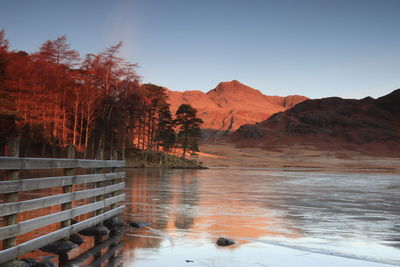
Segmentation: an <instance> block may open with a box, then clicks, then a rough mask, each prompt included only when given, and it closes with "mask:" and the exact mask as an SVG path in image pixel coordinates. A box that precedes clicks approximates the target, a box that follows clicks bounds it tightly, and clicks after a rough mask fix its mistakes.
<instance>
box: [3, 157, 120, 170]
mask: <svg viewBox="0 0 400 267" xmlns="http://www.w3.org/2000/svg"><path fill="white" fill-rule="evenodd" d="M122 167H125V161H123V160H87V159H56V158H19V157H0V170H29V169H57V168H65V169H72V168H122Z"/></svg>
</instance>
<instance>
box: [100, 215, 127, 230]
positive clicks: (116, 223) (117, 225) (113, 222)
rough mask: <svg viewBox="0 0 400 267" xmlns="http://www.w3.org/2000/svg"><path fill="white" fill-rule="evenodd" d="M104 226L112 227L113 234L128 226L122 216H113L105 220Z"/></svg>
mask: <svg viewBox="0 0 400 267" xmlns="http://www.w3.org/2000/svg"><path fill="white" fill-rule="evenodd" d="M103 224H104V226H106V227H107V228H108V229H110V233H111V234H116V233H119V232H121V231H122V229H123V228H124V227H125V226H128V224H126V223H125V222H124V221H123V220H122V219H121V218H120V217H112V218H110V219H108V220H105V221H104V222H103Z"/></svg>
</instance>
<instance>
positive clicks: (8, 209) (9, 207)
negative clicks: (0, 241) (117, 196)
mask: <svg viewBox="0 0 400 267" xmlns="http://www.w3.org/2000/svg"><path fill="white" fill-rule="evenodd" d="M124 187H125V183H124V182H122V183H118V184H113V185H109V186H105V187H101V188H95V189H88V190H81V191H75V192H72V193H65V194H59V195H54V196H48V197H41V198H36V199H31V200H25V201H19V202H11V203H5V204H0V216H6V215H9V214H14V213H20V212H25V211H30V210H35V209H41V208H46V207H50V206H54V205H59V204H63V203H67V202H71V201H75V200H80V199H85V198H90V197H95V196H99V195H104V194H107V193H111V192H116V191H118V190H122V189H123V188H124ZM113 196H114V195H113ZM114 205H116V204H113V206H114Z"/></svg>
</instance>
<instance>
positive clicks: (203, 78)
mask: <svg viewBox="0 0 400 267" xmlns="http://www.w3.org/2000/svg"><path fill="white" fill-rule="evenodd" d="M0 28H4V29H5V31H6V36H7V38H8V39H9V41H10V43H11V47H12V48H13V49H15V50H25V51H27V52H33V51H36V50H37V49H38V47H39V46H40V44H41V43H43V42H44V41H46V40H48V39H55V38H57V37H58V36H61V35H63V34H66V35H67V37H68V40H69V42H70V43H71V45H72V47H73V48H75V49H77V50H78V51H79V52H80V53H81V54H82V55H84V54H86V53H89V52H91V53H93V52H99V51H101V50H102V49H104V48H106V47H108V46H110V45H113V44H115V43H117V42H118V41H120V40H123V41H124V48H123V51H122V56H123V57H125V58H126V59H127V60H129V61H131V62H135V63H138V64H139V66H140V67H139V68H138V70H137V71H138V73H139V74H140V75H141V76H142V77H143V79H142V81H143V82H152V83H155V84H159V85H162V86H166V87H168V88H170V89H172V90H202V91H208V90H210V89H212V88H214V87H215V86H216V85H217V84H218V83H219V82H220V81H229V80H233V79H236V80H239V81H241V82H242V83H245V84H247V85H249V86H252V87H254V88H257V89H260V90H261V91H263V92H264V93H265V94H269V95H288V94H302V95H306V96H309V97H312V98H319V97H326V96H341V97H351V98H361V97H364V96H367V95H371V96H373V97H377V96H381V95H384V94H387V93H389V92H390V91H392V90H394V89H397V88H399V87H400V0H375V1H371V0H292V1H287V0H276V1H268V0H261V1H257V0H247V1H246V0H241V1H239V0H231V1H222V0H219V1H218V0H213V1H208V0H182V1H173V0H158V1H155V0H140V1H139V0H137V1H135V0H132V1H127V0H126V1H122V0H121V1H117V0H113V1H111V0H109V1H105V0H104V1H100V0H98V1H94V0H93V1H89V0H82V1H71V0H70V1H61V0H49V1H41V0H35V1H33V0H30V1H29V0H27V1H20V0H3V1H1V2H0Z"/></svg>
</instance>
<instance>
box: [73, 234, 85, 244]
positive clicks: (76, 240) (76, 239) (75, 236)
mask: <svg viewBox="0 0 400 267" xmlns="http://www.w3.org/2000/svg"><path fill="white" fill-rule="evenodd" d="M69 241H71V242H74V243H75V244H77V245H78V246H80V245H82V244H83V243H85V239H83V238H82V237H81V236H80V235H78V234H72V235H70V236H69Z"/></svg>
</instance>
